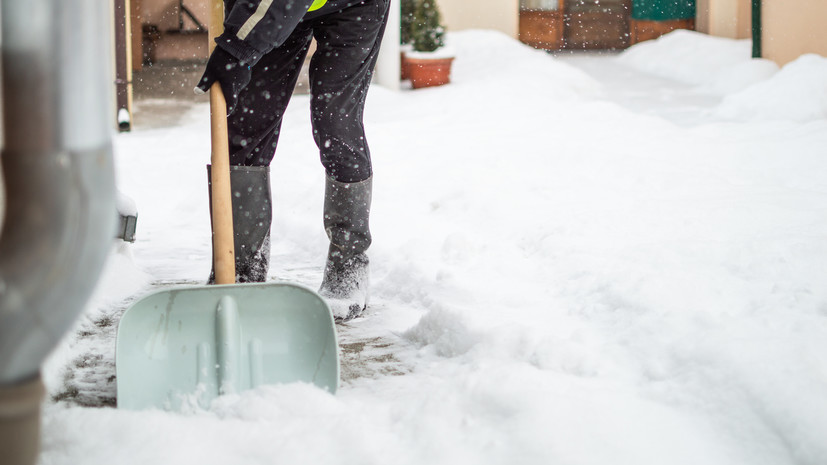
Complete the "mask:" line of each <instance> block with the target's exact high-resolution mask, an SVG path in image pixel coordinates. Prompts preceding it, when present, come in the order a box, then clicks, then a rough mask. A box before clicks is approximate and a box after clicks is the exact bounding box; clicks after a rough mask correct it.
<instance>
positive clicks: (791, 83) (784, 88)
mask: <svg viewBox="0 0 827 465" xmlns="http://www.w3.org/2000/svg"><path fill="white" fill-rule="evenodd" d="M718 115H719V116H722V117H727V118H745V119H760V120H793V121H811V120H815V119H824V118H827V58H825V57H822V56H819V55H814V54H808V55H803V56H801V57H799V58H798V59H797V60H795V61H793V62H791V63H788V64H787V65H786V66H784V68H782V69H781V71H780V72H778V74H776V75H774V76H773V77H772V78H770V79H768V80H766V81H763V82H759V83H757V84H755V85H753V86H751V87H749V88H747V89H744V90H743V91H742V92H738V93H735V94H732V95H728V96H727V97H726V98H725V99H724V101H723V102H722V104H721V106H720V108H719V109H718Z"/></svg>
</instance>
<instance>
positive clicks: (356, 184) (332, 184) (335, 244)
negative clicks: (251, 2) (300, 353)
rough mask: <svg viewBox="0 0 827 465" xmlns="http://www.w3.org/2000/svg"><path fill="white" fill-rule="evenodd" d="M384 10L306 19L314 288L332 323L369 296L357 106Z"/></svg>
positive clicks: (372, 7) (363, 152) (364, 166)
mask: <svg viewBox="0 0 827 465" xmlns="http://www.w3.org/2000/svg"><path fill="white" fill-rule="evenodd" d="M387 13H388V1H387V0H366V1H365V2H363V3H361V4H358V5H354V6H351V7H348V8H345V9H343V10H340V11H338V12H336V13H331V14H329V15H326V16H324V17H322V18H319V19H318V20H314V21H313V35H314V37H315V38H316V42H317V45H318V48H317V50H316V52H315V54H314V55H313V58H312V59H311V62H310V92H311V115H312V123H313V137H314V139H315V141H316V145H318V147H319V153H320V156H321V162H322V165H323V166H324V168H325V171H326V173H327V179H326V183H325V202H324V227H325V231H326V232H327V235H328V238H329V239H330V247H329V249H328V256H327V261H326V263H325V270H324V277H323V279H322V284H321V287H320V289H319V293H320V294H321V295H322V296H323V297H325V298H326V299H327V300H328V303H329V304H330V306H331V309H332V310H333V314H334V317H335V318H336V320H337V321H347V320H350V319H351V318H355V317H357V316H359V315H360V314H361V313H362V311H363V310H364V309H365V307H366V306H367V300H368V281H369V273H368V257H367V255H366V253H365V252H366V251H367V249H368V247H369V246H370V243H371V235H370V228H369V216H370V203H371V197H372V185H373V184H372V182H373V179H372V175H373V170H372V166H371V160H370V150H369V148H368V144H367V140H366V138H365V129H364V124H363V110H364V106H365V98H366V96H367V91H368V86H369V85H370V80H371V77H372V76H373V68H374V66H375V64H376V57H377V56H378V52H379V45H380V43H381V40H382V34H383V32H384V29H385V21H386V18H387Z"/></svg>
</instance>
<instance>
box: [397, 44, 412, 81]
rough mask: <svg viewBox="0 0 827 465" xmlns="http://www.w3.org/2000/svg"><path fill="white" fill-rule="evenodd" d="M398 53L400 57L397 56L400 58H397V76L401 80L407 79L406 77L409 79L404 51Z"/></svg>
mask: <svg viewBox="0 0 827 465" xmlns="http://www.w3.org/2000/svg"><path fill="white" fill-rule="evenodd" d="M399 55H400V57H399V58H400V60H399V63H400V70H399V71H400V72H399V78H400V79H401V80H403V81H407V80H408V79H410V76H409V73H408V59H407V58H406V57H405V52H404V51H402V52H399Z"/></svg>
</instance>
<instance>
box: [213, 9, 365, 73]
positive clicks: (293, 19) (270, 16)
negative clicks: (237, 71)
mask: <svg viewBox="0 0 827 465" xmlns="http://www.w3.org/2000/svg"><path fill="white" fill-rule="evenodd" d="M362 2H364V0H327V3H325V4H324V6H322V7H321V8H319V9H318V10H314V11H312V12H309V13H308V12H307V10H308V8H310V5H311V4H312V3H313V0H225V2H224V11H225V14H224V32H223V33H222V34H221V35H220V36H219V37H218V38H216V44H217V45H218V46H219V47H221V48H223V49H224V50H226V51H227V52H229V53H230V54H232V55H233V56H234V57H236V58H238V59H239V60H241V61H244V62H246V63H248V64H255V63H256V62H257V61H258V60H259V59H260V58H261V57H262V56H263V55H264V54H266V53H267V52H269V51H270V50H272V49H274V48H276V47H278V46H279V45H281V44H282V43H284V41H285V40H287V38H288V37H289V36H290V34H291V33H292V32H293V30H294V29H295V28H296V25H298V24H299V22H301V21H302V20H303V19H305V18H308V19H309V18H314V17H318V16H321V15H325V14H329V13H331V12H334V11H337V10H340V9H342V8H345V7H347V6H349V5H353V4H357V3H362Z"/></svg>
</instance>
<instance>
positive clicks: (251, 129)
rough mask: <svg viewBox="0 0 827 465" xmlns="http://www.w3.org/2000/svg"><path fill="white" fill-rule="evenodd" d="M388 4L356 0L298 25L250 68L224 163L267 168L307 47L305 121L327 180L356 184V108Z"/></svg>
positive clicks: (362, 154) (364, 162)
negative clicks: (313, 44)
mask: <svg viewBox="0 0 827 465" xmlns="http://www.w3.org/2000/svg"><path fill="white" fill-rule="evenodd" d="M388 3H389V0H363V1H361V2H359V3H356V4H354V5H352V6H348V7H346V8H343V9H341V10H338V11H334V12H330V13H326V14H324V15H320V16H318V15H314V16H310V17H307V18H305V19H304V20H302V21H301V22H300V23H299V25H298V26H297V27H296V29H295V30H294V31H293V33H292V34H291V35H290V37H289V38H288V39H287V41H285V43H284V44H282V45H281V46H280V47H277V48H275V49H273V50H272V51H271V52H269V53H268V54H266V55H265V56H264V57H262V59H261V60H260V61H259V62H258V63H257V64H256V65H255V66H254V67H253V69H252V79H251V81H250V85H249V86H248V87H247V89H245V91H244V92H242V93H241V95H239V107H238V109H237V110H236V111H235V112H234V113H233V114H232V115H231V116H230V118H229V136H230V163H231V164H233V165H246V166H266V165H269V164H270V162H271V161H272V160H273V156H274V155H275V151H276V145H277V143H278V138H279V132H280V130H281V123H282V118H283V116H284V111H285V109H286V108H287V104H288V103H289V101H290V97H291V95H292V93H293V88H294V87H295V85H296V81H297V80H298V76H299V72H300V71H301V67H302V64H303V63H304V59H305V57H306V56H307V51H308V48H309V46H310V43H311V39H312V38H315V39H316V44H317V48H316V52H315V53H314V54H313V57H312V58H311V60H310V70H309V71H310V94H311V103H310V111H311V121H312V125H313V138H314V140H315V141H316V145H317V146H318V147H319V153H320V157H321V162H322V165H323V166H324V168H325V170H326V172H327V174H328V176H330V177H331V178H333V179H334V180H336V181H339V182H345V183H351V182H360V181H364V180H365V179H367V178H369V177H370V176H371V175H372V167H371V161H370V150H369V149H368V144H367V140H366V138H365V129H364V124H363V117H362V115H363V110H364V107H365V97H366V96H367V91H368V86H369V85H370V80H371V77H372V76H373V68H374V66H375V64H376V58H377V56H378V52H379V45H380V43H381V41H382V34H383V32H384V30H385V23H386V19H387V14H388Z"/></svg>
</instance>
